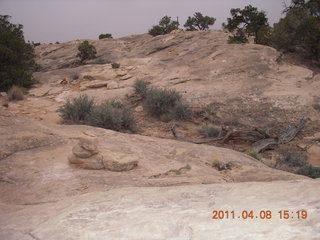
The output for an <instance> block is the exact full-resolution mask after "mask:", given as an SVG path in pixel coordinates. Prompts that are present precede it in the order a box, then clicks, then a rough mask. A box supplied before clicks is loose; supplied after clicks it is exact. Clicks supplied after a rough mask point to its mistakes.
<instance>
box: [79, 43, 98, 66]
mask: <svg viewBox="0 0 320 240" xmlns="http://www.w3.org/2000/svg"><path fill="white" fill-rule="evenodd" d="M78 51H79V53H78V54H77V57H79V58H80V62H81V63H82V62H84V61H85V60H89V59H93V58H95V57H96V54H97V50H96V48H95V47H94V46H93V45H92V44H90V43H89V42H88V41H83V42H82V43H80V45H79V46H78Z"/></svg>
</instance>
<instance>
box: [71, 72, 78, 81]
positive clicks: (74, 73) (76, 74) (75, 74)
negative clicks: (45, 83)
mask: <svg viewBox="0 0 320 240" xmlns="http://www.w3.org/2000/svg"><path fill="white" fill-rule="evenodd" d="M71 79H72V80H77V79H79V73H78V72H73V73H72V74H71Z"/></svg>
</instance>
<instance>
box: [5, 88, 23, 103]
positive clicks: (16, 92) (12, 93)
mask: <svg viewBox="0 0 320 240" xmlns="http://www.w3.org/2000/svg"><path fill="white" fill-rule="evenodd" d="M8 99H9V101H14V100H17V101H20V100H23V99H24V95H23V90H22V89H21V88H20V87H17V86H15V85H14V86H12V87H11V88H10V89H9V91H8Z"/></svg>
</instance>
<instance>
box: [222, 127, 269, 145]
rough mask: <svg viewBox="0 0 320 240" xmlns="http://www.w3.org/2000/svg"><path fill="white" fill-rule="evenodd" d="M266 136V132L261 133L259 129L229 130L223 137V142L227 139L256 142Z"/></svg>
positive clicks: (227, 140)
mask: <svg viewBox="0 0 320 240" xmlns="http://www.w3.org/2000/svg"><path fill="white" fill-rule="evenodd" d="M264 138H266V134H263V133H262V132H261V131H257V130H253V131H229V132H228V133H227V135H226V136H225V137H224V139H223V142H224V143H227V142H229V141H248V142H256V141H259V140H261V139H264Z"/></svg>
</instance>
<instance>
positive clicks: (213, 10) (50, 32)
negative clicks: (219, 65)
mask: <svg viewBox="0 0 320 240" xmlns="http://www.w3.org/2000/svg"><path fill="white" fill-rule="evenodd" d="M283 2H284V1H282V0H223V1H218V0H0V15H10V16H12V19H11V22H13V23H20V24H23V25H24V33H25V38H26V40H30V41H34V42H42V43H49V42H56V41H59V42H65V41H69V40H75V39H83V38H89V39H97V38H98V35H99V34H100V33H111V34H112V35H113V37H123V36H127V35H131V34H140V33H146V32H148V29H150V28H151V26H152V25H156V24H158V22H159V20H160V19H161V18H162V17H163V16H165V15H168V16H171V17H173V18H174V19H176V17H177V16H179V21H180V24H181V25H180V26H181V27H182V26H183V24H184V23H185V21H186V19H187V17H188V16H192V15H193V14H194V12H201V13H203V14H204V15H208V16H210V17H214V18H216V19H217V20H216V23H215V24H214V26H213V27H212V29H220V28H221V24H222V23H223V22H225V21H226V18H227V17H229V16H230V9H231V8H238V7H239V8H243V7H244V6H246V5H248V4H251V5H253V6H254V7H258V9H259V10H264V11H265V12H266V13H267V17H268V18H269V23H270V24H273V23H275V22H277V21H278V20H279V18H280V17H281V13H282V10H283V8H284V7H283V6H284V5H283ZM286 2H287V3H288V2H290V1H289V0H286Z"/></svg>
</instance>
